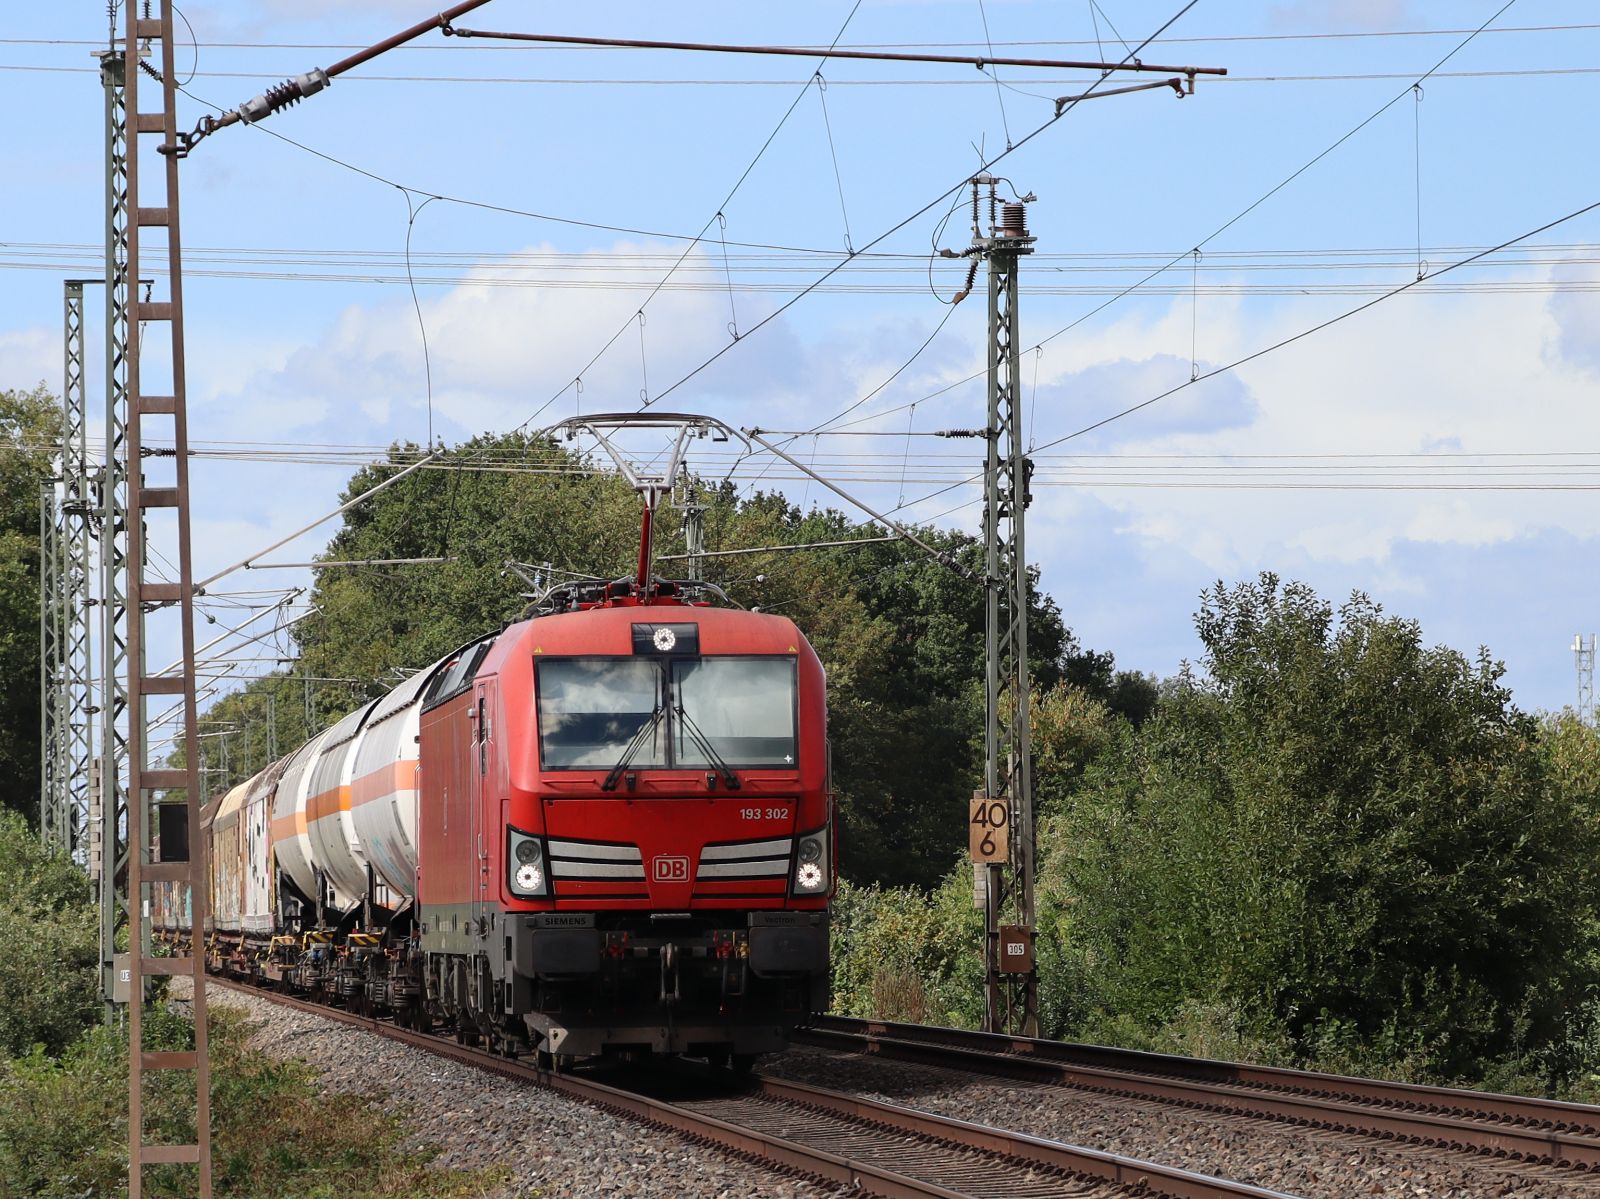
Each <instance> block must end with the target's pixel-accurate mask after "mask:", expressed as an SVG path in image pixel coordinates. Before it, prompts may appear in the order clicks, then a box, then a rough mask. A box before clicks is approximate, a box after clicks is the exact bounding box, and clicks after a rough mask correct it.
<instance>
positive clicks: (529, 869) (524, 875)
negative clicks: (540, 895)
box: [516, 862, 544, 892]
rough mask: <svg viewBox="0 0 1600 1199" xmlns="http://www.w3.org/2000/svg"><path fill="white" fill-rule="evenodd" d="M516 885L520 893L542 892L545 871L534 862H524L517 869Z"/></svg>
mask: <svg viewBox="0 0 1600 1199" xmlns="http://www.w3.org/2000/svg"><path fill="white" fill-rule="evenodd" d="M516 883H517V889H518V890H519V891H530V892H531V891H542V890H543V889H544V871H543V870H540V869H539V867H538V866H537V865H536V864H535V863H533V862H524V863H523V864H522V865H521V866H518V867H517V877H516Z"/></svg>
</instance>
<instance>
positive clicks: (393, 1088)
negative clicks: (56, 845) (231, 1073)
mask: <svg viewBox="0 0 1600 1199" xmlns="http://www.w3.org/2000/svg"><path fill="white" fill-rule="evenodd" d="M177 990H178V988H177V987H174V993H175V994H176V992H177ZM207 999H208V1000H209V1001H210V1003H212V1004H214V1005H216V1006H218V1007H235V1008H241V1009H243V1010H244V1011H245V1012H247V1013H248V1014H249V1016H250V1017H251V1019H252V1020H253V1021H256V1022H258V1024H259V1027H258V1028H257V1030H256V1032H255V1034H254V1037H253V1040H254V1043H255V1045H256V1046H257V1047H258V1048H260V1049H262V1050H263V1051H265V1052H268V1053H271V1054H274V1055H277V1056H280V1057H295V1058H300V1059H302V1060H304V1061H306V1062H309V1063H311V1064H312V1065H313V1066H315V1067H316V1068H317V1069H318V1070H319V1071H320V1072H321V1075H322V1082H323V1085H324V1086H326V1087H327V1088H328V1089H329V1090H330V1091H334V1092H344V1093H353V1094H358V1095H381V1096H382V1098H381V1099H379V1100H377V1101H376V1102H377V1103H378V1104H379V1105H381V1106H382V1107H383V1108H384V1109H385V1110H387V1111H398V1112H401V1113H403V1114H404V1115H405V1117H406V1120H407V1122H408V1124H409V1125H410V1126H411V1127H412V1128H413V1129H414V1130H415V1131H414V1134H413V1137H412V1143H413V1145H415V1146H417V1147H424V1146H426V1147H431V1148H434V1149H437V1150H438V1151H439V1152H438V1157H437V1158H436V1159H435V1161H436V1162H437V1164H439V1165H441V1166H445V1167H453V1168H458V1169H473V1168H478V1167H482V1166H492V1165H500V1166H504V1167H506V1168H507V1169H509V1170H510V1172H511V1181H510V1183H509V1184H508V1185H507V1187H506V1188H505V1189H504V1191H503V1192H502V1194H503V1195H504V1196H505V1197H506V1199H521V1197H523V1196H528V1197H531V1196H538V1197H539V1199H562V1197H569V1196H570V1197H572V1199H578V1197H582V1199H589V1197H590V1196H627V1197H628V1199H656V1197H659V1199H680V1197H683V1196H695V1197H701V1196H703V1197H705V1199H824V1197H825V1196H829V1195H834V1194H835V1193H836V1192H833V1191H830V1190H825V1189H823V1188H821V1187H818V1186H816V1185H814V1184H812V1183H808V1182H805V1181H802V1180H797V1179H794V1178H791V1177H788V1176H785V1175H782V1174H779V1173H776V1172H774V1171H770V1170H766V1169H763V1168H762V1167H760V1166H758V1165H755V1164H752V1163H749V1162H744V1161H741V1160H739V1159H737V1158H733V1157H728V1156H724V1155H722V1154H720V1153H717V1152H715V1151H714V1150H710V1149H707V1148H705V1147H704V1146H700V1145H695V1144H693V1143H691V1142H690V1141H688V1140H686V1139H684V1138H683V1137H680V1136H677V1135H674V1134H672V1133H669V1132H663V1131H661V1130H659V1129H652V1128H647V1127H645V1126H644V1125H641V1124H635V1123H633V1122H631V1121H628V1120H624V1119H621V1118H620V1117H617V1116H613V1115H611V1114H610V1113H608V1112H603V1111H600V1110H598V1109H596V1108H592V1107H589V1106H587V1105H585V1104H582V1103H578V1102H575V1101H573V1100H571V1099H568V1098H566V1097H565V1096H562V1095H558V1094H555V1093H553V1092H550V1091H546V1090H542V1089H540V1088H538V1087H530V1086H524V1085H520V1084H518V1083H515V1082H512V1081H511V1080H509V1079H502V1078H498V1077H496V1076H494V1075H492V1074H486V1073H484V1072H483V1071H481V1070H474V1069H472V1068H471V1067H469V1066H463V1065H460V1064H459V1063H457V1062H452V1061H448V1060H446V1059H444V1058H439V1057H434V1056H433V1055H432V1054H428V1053H425V1052H423V1051H422V1050H419V1049H413V1048H411V1047H410V1046H407V1045H402V1044H399V1043H398V1042H395V1041H390V1040H386V1039H385V1038H383V1037H379V1036H375V1035H373V1034H372V1033H369V1032H364V1031H362V1030H361V1029H358V1028H352V1027H350V1026H349V1025H345V1024H339V1023H336V1022H334V1021H332V1020H327V1019H324V1018H323V1017H321V1016H316V1015H312V1014H310V1013H306V1012H299V1011H294V1010H292V1009H289V1008H285V1007H281V1006H279V1005H277V1004H274V1003H272V1002H271V1001H270V1000H267V999H263V998H260V997H258V996H254V995H248V994H244V993H241V992H238V991H233V990H228V989H225V988H222V987H215V986H214V987H211V988H210V989H209V991H208V994H207Z"/></svg>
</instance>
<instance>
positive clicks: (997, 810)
mask: <svg viewBox="0 0 1600 1199" xmlns="http://www.w3.org/2000/svg"><path fill="white" fill-rule="evenodd" d="M1010 833H1011V805H1010V803H1009V802H1008V801H1007V800H1006V799H1005V798H1003V797H999V796H995V797H990V796H988V795H985V794H984V793H983V792H982V791H974V792H973V793H972V807H971V809H970V811H969V813H968V816H967V848H968V851H969V852H970V854H971V856H972V860H973V861H974V862H989V863H993V862H1004V861H1006V860H1008V858H1009V857H1010V853H1011V837H1010Z"/></svg>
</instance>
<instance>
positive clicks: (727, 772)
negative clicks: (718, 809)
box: [677, 699, 739, 791]
mask: <svg viewBox="0 0 1600 1199" xmlns="http://www.w3.org/2000/svg"><path fill="white" fill-rule="evenodd" d="M677 713H678V719H679V720H681V721H683V727H684V728H686V729H688V730H689V737H690V739H691V740H693V741H694V744H695V748H696V749H698V750H699V751H700V752H701V753H703V754H704V755H705V756H706V761H708V762H710V763H711V764H712V765H713V766H715V767H716V768H717V773H718V774H720V775H721V776H722V781H723V782H724V783H726V784H727V785H728V790H729V791H737V790H738V789H739V776H738V775H736V774H734V773H733V767H731V766H729V765H728V764H727V762H725V761H723V760H722V755H721V754H719V753H718V752H717V750H716V747H715V746H713V745H712V744H711V739H710V738H709V737H707V736H706V735H705V734H704V733H703V732H701V731H700V726H699V725H697V724H696V723H695V722H694V721H693V720H691V719H690V718H689V713H687V712H685V711H684V710H683V700H682V699H680V700H678V707H677Z"/></svg>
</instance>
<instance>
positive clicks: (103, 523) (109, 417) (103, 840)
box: [89, 29, 133, 1019]
mask: <svg viewBox="0 0 1600 1199" xmlns="http://www.w3.org/2000/svg"><path fill="white" fill-rule="evenodd" d="M115 36H116V35H115V29H113V31H112V39H113V41H115ZM124 67H125V60H124V57H123V54H122V53H121V52H120V51H117V50H115V49H113V50H109V51H107V52H106V53H105V54H103V55H101V57H100V82H101V85H102V87H103V88H104V91H105V127H106V129H105V136H106V164H105V165H106V231H105V232H106V261H105V339H106V340H105V375H106V381H105V426H104V437H105V452H104V466H103V467H102V469H101V472H100V487H99V497H98V499H99V507H98V513H97V515H98V517H99V525H100V555H99V571H100V580H99V583H100V585H99V612H98V613H97V615H98V617H99V624H100V639H99V647H98V648H99V659H100V661H99V671H98V676H99V681H100V687H99V693H100V694H99V699H100V711H99V713H98V715H99V718H100V720H99V723H100V736H99V754H98V756H97V759H96V761H97V763H98V769H97V770H96V771H94V772H93V773H94V775H95V780H94V781H95V783H96V784H97V790H96V794H95V796H94V798H93V806H94V808H95V819H94V820H93V825H94V827H95V829H96V830H97V831H98V832H97V835H95V836H93V842H94V843H93V844H92V845H91V847H90V855H89V856H90V868H91V873H92V874H93V875H94V877H95V878H96V879H97V880H98V887H99V898H100V992H101V995H102V996H103V997H104V998H105V1003H106V1014H107V1018H108V1019H109V1018H111V1017H112V1016H113V1015H114V1013H115V1011H116V1007H115V1004H114V1002H113V998H112V997H113V995H114V993H115V990H116V960H115V959H116V935H117V930H118V928H119V927H121V926H122V925H123V924H124V923H125V922H126V921H127V914H128V912H127V906H128V905H127V899H128V893H127V880H126V873H127V858H128V840H127V823H128V814H127V797H128V792H127V788H126V786H125V785H124V783H123V779H124V778H125V776H126V772H127V761H128V742H127V732H126V730H127V716H128V692H127V688H126V686H125V685H124V684H123V681H122V680H123V675H124V673H125V672H126V669H127V662H128V643H127V638H126V635H125V633H124V629H125V628H126V619H127V594H126V592H125V590H124V587H123V579H124V577H125V576H126V573H127V544H128V540H127V538H128V517H127V508H126V505H127V462H128V446H127V436H126V427H127V411H128V395H127V379H128V374H127V356H126V352H127V345H128V339H129V325H128V293H129V288H130V286H131V285H132V280H133V276H130V275H129V273H128V141H127V133H128V110H127V105H126V100H125V96H124V89H123V82H124Z"/></svg>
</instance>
